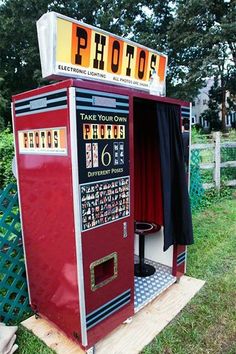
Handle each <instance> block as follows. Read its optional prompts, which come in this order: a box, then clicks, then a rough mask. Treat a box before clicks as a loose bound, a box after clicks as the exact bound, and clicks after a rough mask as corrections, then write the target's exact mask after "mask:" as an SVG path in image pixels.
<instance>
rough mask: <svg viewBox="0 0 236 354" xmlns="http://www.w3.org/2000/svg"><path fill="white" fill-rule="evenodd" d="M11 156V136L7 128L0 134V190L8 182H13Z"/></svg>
mask: <svg viewBox="0 0 236 354" xmlns="http://www.w3.org/2000/svg"><path fill="white" fill-rule="evenodd" d="M13 156H14V146H13V134H12V132H11V131H10V129H9V128H6V129H5V130H2V131H1V132H0V189H3V188H4V186H6V185H7V184H8V183H10V182H15V177H14V176H13V173H12V159H13Z"/></svg>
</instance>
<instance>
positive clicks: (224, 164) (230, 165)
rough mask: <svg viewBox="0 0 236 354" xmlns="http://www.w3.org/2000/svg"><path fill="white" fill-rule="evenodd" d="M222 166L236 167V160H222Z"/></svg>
mask: <svg viewBox="0 0 236 354" xmlns="http://www.w3.org/2000/svg"><path fill="white" fill-rule="evenodd" d="M220 167H236V161H226V162H221V164H220Z"/></svg>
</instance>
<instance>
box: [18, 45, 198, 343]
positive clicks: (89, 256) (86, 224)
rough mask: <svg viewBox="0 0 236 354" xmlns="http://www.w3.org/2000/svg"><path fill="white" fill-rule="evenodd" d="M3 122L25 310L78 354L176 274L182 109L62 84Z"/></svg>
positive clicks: (101, 88)
mask: <svg viewBox="0 0 236 354" xmlns="http://www.w3.org/2000/svg"><path fill="white" fill-rule="evenodd" d="M84 43H85V42H84ZM12 112H13V123H14V135H15V149H16V160H17V171H18V188H19V196H20V207H21V217H22V228H23V239H24V250H25V258H26V269H27V279H28V289H29V296H30V304H31V306H32V309H33V310H34V311H35V313H36V314H38V315H39V316H42V317H45V318H47V319H48V320H50V321H51V322H53V323H54V324H55V325H56V326H58V327H59V328H60V329H61V330H62V331H63V332H64V333H65V334H66V335H67V336H69V337H70V338H72V339H73V340H75V341H77V342H78V343H79V344H80V345H81V346H82V347H83V348H86V349H87V348H90V347H91V346H93V345H94V344H95V343H96V342H98V341H99V340H100V339H101V338H103V337H104V336H105V335H107V334H108V333H109V332H111V331H112V330H113V329H115V328H116V327H117V326H118V325H120V324H121V323H122V322H124V321H125V320H127V319H128V318H129V317H132V316H133V315H134V313H135V312H137V311H139V310H140V309H142V308H143V307H144V306H145V305H146V304H147V303H149V302H150V301H152V300H153V299H154V298H155V297H156V296H158V295H159V294H160V293H161V292H163V291H164V290H165V289H166V288H168V287H169V286H170V285H171V284H173V283H174V282H175V281H176V279H177V278H178V277H180V276H181V275H182V274H184V272H185V266H186V245H189V244H191V243H192V242H193V235H192V224H191V213H190V206H189V198H188V188H187V174H186V166H185V165H184V155H183V144H182V136H181V124H182V119H183V118H189V117H190V105H189V103H187V102H183V101H179V100H175V99H170V98H167V97H163V96H156V95H151V94H149V93H148V92H144V91H142V90H138V89H135V88H128V87H126V88H124V87H122V86H119V85H109V84H107V83H99V82H94V81H83V80H75V79H69V80H66V81H62V82H58V83H55V84H52V85H48V86H44V87H41V88H38V89H36V90H32V91H29V92H25V93H22V94H19V95H16V96H14V97H13V105H12Z"/></svg>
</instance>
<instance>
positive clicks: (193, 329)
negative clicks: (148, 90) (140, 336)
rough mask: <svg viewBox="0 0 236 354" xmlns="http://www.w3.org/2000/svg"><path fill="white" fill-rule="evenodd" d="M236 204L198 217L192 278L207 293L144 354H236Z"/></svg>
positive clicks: (190, 267) (190, 263)
mask: <svg viewBox="0 0 236 354" xmlns="http://www.w3.org/2000/svg"><path fill="white" fill-rule="evenodd" d="M235 211H236V199H235V198H234V199H227V200H224V201H222V202H218V203H217V204H214V205H212V206H211V207H209V208H208V209H206V210H205V211H203V212H200V213H197V214H195V215H194V216H193V223H194V234H195V244H194V245H193V246H190V247H189V248H188V267H187V275H190V276H193V277H196V278H201V279H205V280H206V284H205V286H204V288H203V289H202V290H201V291H200V293H199V294H198V295H197V296H196V297H195V298H194V299H193V300H192V301H191V302H190V303H189V304H188V305H187V307H185V309H184V310H183V311H182V312H181V313H180V315H179V316H177V318H175V319H174V320H173V321H172V322H171V324H170V325H169V326H168V327H167V328H166V329H165V330H164V331H163V332H162V333H161V334H160V335H159V336H158V337H156V338H155V339H154V341H153V342H152V343H151V344H150V345H149V346H147V347H146V348H145V349H144V350H143V354H151V353H153V354H154V353H160V354H201V353H202V354H203V353H204V354H205V353H207V354H210V353H212V354H217V353H224V354H235V353H236V306H235V297H236V251H235V250H236V212H235Z"/></svg>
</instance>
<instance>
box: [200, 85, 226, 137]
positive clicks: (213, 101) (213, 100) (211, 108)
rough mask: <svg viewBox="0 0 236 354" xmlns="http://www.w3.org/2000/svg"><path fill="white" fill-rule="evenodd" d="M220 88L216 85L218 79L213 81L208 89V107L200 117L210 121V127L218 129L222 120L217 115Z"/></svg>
mask: <svg viewBox="0 0 236 354" xmlns="http://www.w3.org/2000/svg"><path fill="white" fill-rule="evenodd" d="M221 97H222V89H221V88H220V87H219V86H218V81H217V80H214V83H213V85H212V87H211V88H210V91H209V101H208V108H207V109H206V110H205V111H204V112H203V113H202V114H201V118H202V119H203V120H206V121H208V122H209V123H210V129H211V130H216V131H219V130H220V129H221V127H222V122H221V121H220V117H219V104H220V103H221Z"/></svg>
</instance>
